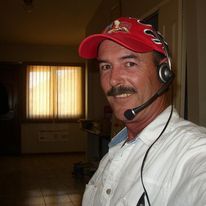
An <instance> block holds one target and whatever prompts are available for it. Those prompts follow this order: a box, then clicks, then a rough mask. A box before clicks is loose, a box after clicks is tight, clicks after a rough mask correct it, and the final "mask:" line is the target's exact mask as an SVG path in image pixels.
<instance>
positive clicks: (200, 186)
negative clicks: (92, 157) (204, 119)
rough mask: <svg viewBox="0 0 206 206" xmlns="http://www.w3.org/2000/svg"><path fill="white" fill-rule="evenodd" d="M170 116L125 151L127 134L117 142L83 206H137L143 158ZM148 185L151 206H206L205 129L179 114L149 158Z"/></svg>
mask: <svg viewBox="0 0 206 206" xmlns="http://www.w3.org/2000/svg"><path fill="white" fill-rule="evenodd" d="M170 111H171V107H168V108H167V109H166V110H165V111H164V112H162V113H161V114H160V115H159V116H158V117H157V118H156V119H155V120H154V121H153V122H152V123H150V124H149V125H148V126H147V127H146V128H145V129H144V130H143V131H142V132H141V133H140V134H138V137H137V138H136V139H135V140H134V141H132V142H128V143H126V144H124V146H122V145H123V142H124V141H125V139H126V138H127V130H126V128H125V129H123V130H122V131H121V132H120V133H119V134H117V135H116V136H115V137H114V138H113V139H112V141H111V143H110V149H109V152H108V153H107V154H106V155H105V156H104V158H103V159H102V160H101V162H100V165H99V168H98V170H97V171H96V172H95V174H94V175H93V177H92V178H91V180H90V181H89V183H88V184H87V186H86V189H85V193H84V196H83V201H82V205H83V206H136V204H137V202H138V200H139V199H140V197H141V195H142V193H143V187H142V183H141V179H140V168H141V165H142V160H143V157H144V155H145V153H146V151H147V149H148V148H149V146H150V145H151V144H152V143H153V142H154V141H155V140H156V138H157V137H158V136H159V134H160V133H161V131H162V130H163V128H164V126H165V124H166V122H167V120H168V118H169V114H170ZM143 181H144V185H145V188H146V190H147V193H148V196H149V199H150V203H151V205H152V206H205V205H206V129H205V128H203V127H199V126H197V125H195V124H193V123H191V122H188V121H185V120H183V119H181V118H180V117H179V116H178V114H177V112H176V111H174V112H173V114H172V118H171V120H170V122H169V125H168V127H167V128H166V130H165V132H164V133H163V134H162V136H161V137H160V139H159V140H158V141H157V142H156V143H155V144H154V145H153V147H152V148H151V150H150V152H149V154H148V157H147V159H146V162H145V166H144V170H143ZM145 202H146V205H147V201H146V200H145Z"/></svg>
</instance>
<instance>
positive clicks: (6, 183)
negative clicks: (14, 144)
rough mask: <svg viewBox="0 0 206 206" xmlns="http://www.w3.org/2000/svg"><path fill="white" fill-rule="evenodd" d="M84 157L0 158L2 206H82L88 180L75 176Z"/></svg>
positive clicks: (35, 156)
mask: <svg viewBox="0 0 206 206" xmlns="http://www.w3.org/2000/svg"><path fill="white" fill-rule="evenodd" d="M79 161H83V162H84V161H85V156H84V154H60V155H24V156H16V157H14V156H6V157H5V156H0V206H80V205H81V198H82V193H83V191H84V186H85V183H86V181H87V180H85V178H77V177H74V176H73V175H72V171H73V164H74V163H76V162H79Z"/></svg>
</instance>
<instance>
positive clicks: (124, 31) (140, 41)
mask: <svg viewBox="0 0 206 206" xmlns="http://www.w3.org/2000/svg"><path fill="white" fill-rule="evenodd" d="M160 37H161V38H162V36H160V33H159V32H157V31H156V30H155V29H154V28H153V26H152V25H150V24H144V23H142V22H141V21H140V20H139V19H136V18H131V17H120V18H118V19H116V20H114V21H113V22H112V23H111V24H110V25H109V26H107V27H106V28H105V29H104V31H103V32H102V33H100V34H93V35H91V36H88V37H87V38H85V39H84V40H83V41H82V42H81V44H80V46H79V55H80V56H81V57H83V58H86V59H93V58H96V57H97V54H98V47H99V45H100V44H101V42H102V41H103V40H106V39H109V40H112V41H114V42H116V43H118V44H120V45H122V46H123V47H125V48H127V49H129V50H132V51H134V52H138V53H144V52H149V51H153V50H154V51H158V52H160V53H162V54H164V55H166V54H165V49H164V45H163V43H162V42H163V41H164V40H163V38H162V39H161V40H160ZM165 44H167V43H166V42H165Z"/></svg>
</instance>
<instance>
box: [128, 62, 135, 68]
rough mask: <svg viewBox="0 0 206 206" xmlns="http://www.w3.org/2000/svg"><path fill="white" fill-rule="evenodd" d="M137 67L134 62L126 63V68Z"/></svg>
mask: <svg viewBox="0 0 206 206" xmlns="http://www.w3.org/2000/svg"><path fill="white" fill-rule="evenodd" d="M135 65H136V63H134V62H127V63H126V67H133V66H135Z"/></svg>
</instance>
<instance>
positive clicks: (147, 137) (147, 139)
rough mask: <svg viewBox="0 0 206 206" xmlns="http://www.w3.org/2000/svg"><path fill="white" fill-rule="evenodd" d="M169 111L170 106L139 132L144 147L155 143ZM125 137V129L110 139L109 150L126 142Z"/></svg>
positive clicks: (126, 134)
mask: <svg viewBox="0 0 206 206" xmlns="http://www.w3.org/2000/svg"><path fill="white" fill-rule="evenodd" d="M171 109H172V108H171V106H169V107H167V108H166V109H165V110H164V111H163V112H162V113H160V114H159V115H158V116H157V117H156V118H155V119H154V120H153V121H152V122H151V123H150V124H149V125H147V126H146V127H145V128H144V129H143V130H142V131H141V133H140V134H138V138H140V139H141V140H142V141H143V142H144V143H145V144H146V145H148V146H149V145H151V144H152V143H153V142H154V141H155V139H156V138H157V137H158V136H159V134H160V133H161V131H162V130H163V128H164V126H165V124H166V122H167V120H168V118H169V115H170V112H171ZM174 113H175V116H178V114H177V112H176V111H175V110H174V111H173V114H174ZM173 116H174V115H173ZM178 117H179V116H178ZM168 128H169V125H168ZM168 128H167V129H168ZM127 136H128V133H127V128H126V127H125V128H123V129H122V130H121V131H120V132H119V133H118V134H117V135H115V136H114V137H113V138H112V140H111V142H110V143H109V147H110V148H111V147H113V146H115V145H117V144H118V143H120V142H122V141H124V140H126V139H127Z"/></svg>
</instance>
